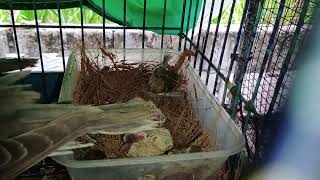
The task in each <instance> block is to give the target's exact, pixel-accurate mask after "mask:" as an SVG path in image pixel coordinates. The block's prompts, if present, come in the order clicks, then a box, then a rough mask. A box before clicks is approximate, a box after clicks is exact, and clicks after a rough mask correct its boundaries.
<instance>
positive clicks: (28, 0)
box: [0, 0, 203, 35]
mask: <svg viewBox="0 0 320 180" xmlns="http://www.w3.org/2000/svg"><path fill="white" fill-rule="evenodd" d="M164 1H165V0H147V1H146V2H147V3H146V16H145V27H147V29H148V30H151V31H154V32H157V33H159V34H161V33H162V27H165V28H166V29H165V30H164V34H172V35H177V34H179V33H180V32H181V30H183V31H186V30H189V29H190V28H192V27H193V26H194V25H195V24H194V22H197V19H198V16H199V14H200V10H201V8H200V7H201V5H202V1H203V0H166V9H165V10H164ZM184 1H186V6H185V13H184V14H182V12H183V5H184ZM197 1H199V5H198V10H197V12H196V4H197V3H196V2H197ZM34 2H35V3H36V4H35V7H36V9H57V8H58V6H57V5H58V3H57V2H58V1H57V0H37V1H32V0H11V3H10V4H9V3H8V1H1V2H0V9H11V8H13V9H17V10H28V9H34ZM190 3H191V6H190ZM83 5H85V6H87V7H89V8H90V9H92V10H93V11H95V12H96V13H98V14H100V15H101V16H104V17H105V18H107V19H109V20H110V21H113V22H115V23H118V24H121V25H126V26H128V27H135V28H142V27H143V19H144V0H126V19H124V12H125V11H124V0H105V7H104V8H103V0H83ZM79 6H80V1H79V0H60V8H61V9H64V8H72V7H79ZM104 10H105V11H104ZM189 10H190V11H189ZM189 12H190V14H189ZM164 13H165V20H164V21H163V16H164ZM183 16H184V18H183ZM189 16H190V17H189ZM195 17H196V21H194V18H195ZM182 19H184V21H183V29H181V22H182ZM163 22H165V23H163ZM187 26H188V28H189V29H187ZM149 27H153V29H150V28H149ZM167 28H170V29H167Z"/></svg>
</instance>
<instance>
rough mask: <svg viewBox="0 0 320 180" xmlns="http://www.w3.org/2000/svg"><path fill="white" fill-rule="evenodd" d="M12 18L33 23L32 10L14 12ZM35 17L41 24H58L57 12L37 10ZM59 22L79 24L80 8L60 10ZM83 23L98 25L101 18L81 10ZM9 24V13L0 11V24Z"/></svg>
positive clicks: (90, 11) (93, 13)
mask: <svg viewBox="0 0 320 180" xmlns="http://www.w3.org/2000/svg"><path fill="white" fill-rule="evenodd" d="M14 16H15V22H17V23H21V22H28V21H34V19H35V16H34V11H33V10H15V11H14ZM37 16H38V20H39V22H41V23H59V16H58V10H54V9H48V10H38V11H37ZM61 20H62V23H72V24H80V23H81V14H80V8H71V9H61ZM83 21H84V23H85V24H100V23H102V17H101V16H99V15H98V14H96V13H95V12H93V11H92V10H90V9H88V8H83ZM9 22H11V18H10V12H9V11H8V10H0V23H9ZM106 22H108V21H106Z"/></svg>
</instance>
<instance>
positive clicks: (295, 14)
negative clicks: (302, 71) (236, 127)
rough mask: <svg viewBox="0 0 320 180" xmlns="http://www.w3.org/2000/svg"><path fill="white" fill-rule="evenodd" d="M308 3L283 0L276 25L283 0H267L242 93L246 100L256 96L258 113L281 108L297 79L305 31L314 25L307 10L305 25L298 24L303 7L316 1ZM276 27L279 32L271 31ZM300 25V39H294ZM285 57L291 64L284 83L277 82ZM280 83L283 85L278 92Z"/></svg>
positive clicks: (309, 5) (302, 0) (311, 5)
mask: <svg viewBox="0 0 320 180" xmlns="http://www.w3.org/2000/svg"><path fill="white" fill-rule="evenodd" d="M305 2H307V1H304V0H299V1H296V0H289V1H284V2H283V3H284V5H283V7H282V8H283V10H282V11H283V12H282V16H281V19H280V21H279V22H278V24H277V25H275V23H276V19H277V18H276V17H277V15H278V13H279V8H280V3H281V1H278V0H268V1H265V3H264V7H263V11H262V17H261V19H260V22H259V25H258V28H257V32H256V36H255V40H254V44H253V48H252V59H251V60H250V61H249V62H248V66H247V70H246V72H247V74H246V75H245V78H244V82H243V86H242V94H243V96H244V97H245V98H246V99H247V100H251V99H252V98H254V105H255V108H256V111H257V112H258V113H259V114H263V115H265V114H267V112H268V111H270V112H275V111H278V110H279V109H281V107H282V105H283V104H284V102H285V101H286V99H287V95H288V90H289V88H290V85H291V84H292V82H293V80H294V72H295V57H296V54H297V52H298V47H300V46H301V44H302V43H303V38H304V36H305V33H308V31H309V30H310V27H311V25H310V22H307V21H306V19H310V18H311V16H312V14H311V13H309V14H308V13H307V14H305V15H304V17H302V18H303V19H305V20H304V22H305V24H303V26H301V27H299V25H298V20H299V17H300V15H301V14H302V12H303V8H307V9H310V8H314V7H315V2H312V1H311V2H310V3H308V4H306V3H305ZM309 11H310V10H309ZM275 26H278V27H275ZM275 28H276V31H275V33H274V34H272V31H273V30H274V29H275ZM297 28H301V33H300V34H299V35H298V37H297V40H294V38H295V36H294V34H295V32H296V30H297ZM271 39H273V40H272V41H273V42H272V44H271V45H269V44H270V41H271ZM293 41H295V42H293ZM291 43H294V44H295V45H294V50H293V52H292V53H291V52H289V50H290V46H291ZM268 45H269V47H268ZM268 48H269V49H268ZM267 51H270V54H268V55H266V52H267ZM266 56H267V57H266ZM264 58H266V60H265V63H266V64H265V65H263V63H264ZM286 58H289V63H288V68H287V69H286V72H285V78H284V80H283V81H282V82H278V79H279V76H280V70H281V67H282V66H283V64H284V62H285V59H286ZM260 71H262V72H263V75H262V79H261V83H260V85H257V80H258V76H259V73H260ZM277 84H281V88H280V90H279V91H277V92H275V89H276V85H277ZM256 86H259V87H258V92H257V95H256V97H252V95H253V94H254V91H255V88H256ZM275 94H277V97H276V96H274V95H275ZM273 98H276V100H274V103H271V102H272V99H273ZM270 105H271V106H272V107H271V106H270ZM269 109H270V110H269Z"/></svg>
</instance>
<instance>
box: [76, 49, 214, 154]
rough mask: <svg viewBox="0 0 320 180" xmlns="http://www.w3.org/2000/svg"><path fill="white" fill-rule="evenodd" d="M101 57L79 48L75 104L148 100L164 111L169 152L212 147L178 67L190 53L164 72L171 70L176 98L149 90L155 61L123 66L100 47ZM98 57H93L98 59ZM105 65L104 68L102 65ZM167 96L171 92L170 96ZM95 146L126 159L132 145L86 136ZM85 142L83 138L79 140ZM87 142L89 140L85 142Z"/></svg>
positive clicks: (120, 137) (117, 139) (156, 65)
mask: <svg viewBox="0 0 320 180" xmlns="http://www.w3.org/2000/svg"><path fill="white" fill-rule="evenodd" d="M99 48H100V50H101V52H100V56H102V57H103V60H102V61H107V62H97V59H98V58H94V57H92V56H91V55H90V53H88V51H87V50H86V49H84V48H82V49H81V62H80V67H81V69H80V74H79V77H78V81H77V84H76V89H75V92H74V103H75V104H93V105H102V104H112V103H116V102H127V101H129V100H131V99H133V98H134V97H140V98H142V99H145V100H151V101H153V103H154V104H155V105H156V106H157V107H158V108H159V109H160V110H161V111H162V112H163V114H164V115H165V117H166V121H165V122H164V123H163V125H162V127H163V128H166V129H168V130H169V131H170V133H171V135H172V137H173V148H172V150H183V149H187V148H188V147H190V146H197V147H199V148H200V151H209V150H212V149H213V148H214V145H213V144H212V141H211V140H210V138H209V135H208V134H207V133H206V132H205V131H204V129H203V128H202V127H201V124H200V121H199V120H198V119H197V117H196V116H195V114H194V113H193V109H192V103H191V99H190V98H189V96H188V93H187V89H186V87H185V85H186V83H187V80H186V78H185V76H184V75H183V73H180V72H181V71H180V68H181V66H182V64H183V61H185V60H186V59H187V57H189V56H190V55H192V53H190V52H186V53H182V54H181V55H180V56H179V58H178V59H177V60H176V62H175V63H174V65H170V66H169V65H168V67H166V69H170V71H172V70H174V71H175V72H176V73H177V77H178V78H176V79H175V80H174V87H173V88H172V91H174V92H173V93H174V94H178V95H173V96H171V95H159V94H155V93H153V92H152V91H151V87H150V78H151V77H152V76H153V72H154V70H155V69H157V68H159V66H161V64H159V63H155V62H143V63H131V64H129V63H126V62H125V61H121V60H117V58H116V56H115V55H114V54H112V53H111V52H108V50H106V49H104V48H102V47H101V46H99ZM97 56H99V55H96V56H95V57H97ZM101 64H107V65H101ZM169 94H170V93H169ZM84 136H86V137H88V136H89V137H90V138H89V141H90V142H93V143H95V147H94V148H97V149H99V150H101V151H102V152H104V153H105V155H106V158H123V157H127V156H126V153H127V152H128V150H129V148H130V146H131V144H132V142H126V141H125V139H124V138H123V135H106V134H95V135H93V134H85V135H84ZM79 139H80V141H84V140H83V138H82V140H81V138H78V140H79ZM86 140H88V139H86Z"/></svg>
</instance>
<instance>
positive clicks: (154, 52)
mask: <svg viewBox="0 0 320 180" xmlns="http://www.w3.org/2000/svg"><path fill="white" fill-rule="evenodd" d="M112 51H113V52H114V53H115V54H116V55H117V57H118V58H120V59H123V56H124V55H125V57H126V60H128V61H135V62H136V61H137V60H141V59H142V61H148V60H155V58H157V60H161V59H163V58H162V57H163V55H164V53H173V54H175V55H179V52H177V51H173V50H160V49H126V50H123V49H115V50H112ZM124 51H125V52H124ZM75 59H77V56H71V57H70V59H69V63H68V67H67V72H66V73H65V77H64V82H63V86H62V90H61V92H62V94H60V100H61V101H66V100H68V98H70V93H65V91H69V92H70V87H66V84H69V85H70V82H69V83H68V82H67V81H69V80H70V77H73V78H74V73H77V70H75V68H76V67H77V66H74V64H73V63H74V62H75ZM173 59H175V57H173ZM186 75H187V78H188V89H189V92H190V95H191V96H192V98H193V100H194V101H193V102H194V104H193V106H194V108H195V112H196V114H197V115H198V117H199V119H200V120H201V123H202V126H203V127H204V128H205V129H206V130H207V132H209V133H210V135H211V136H212V139H213V140H214V141H215V144H216V150H214V151H211V152H200V153H188V154H173V155H162V156H152V157H140V158H124V159H110V160H90V161H77V160H74V159H73V156H72V155H66V156H57V157H53V159H54V160H55V161H57V162H58V163H60V164H62V165H64V166H66V167H67V170H68V172H69V174H70V176H71V178H72V179H75V180H124V179H125V180H127V179H129V180H130V179H139V178H140V179H143V178H145V179H148V178H150V179H178V178H182V179H188V178H187V176H188V177H189V178H190V177H193V178H194V179H206V178H207V177H209V176H211V177H214V175H215V174H216V172H217V171H218V170H219V169H220V168H221V167H222V165H223V164H224V162H225V161H226V159H227V158H228V157H229V156H231V155H233V154H236V153H238V152H240V151H241V150H242V148H243V146H244V138H243V136H242V133H241V132H240V130H239V129H238V128H237V127H236V125H235V123H234V122H233V121H232V120H231V118H230V117H229V115H228V114H227V113H226V111H225V110H224V109H223V108H222V107H221V106H220V105H219V103H218V102H217V100H216V99H215V98H214V97H213V96H212V95H211V93H210V92H209V91H208V90H207V88H206V86H205V85H204V84H203V83H202V81H201V79H200V78H199V76H198V75H197V74H196V72H195V71H194V70H193V69H192V68H191V67H190V66H189V67H188V68H187V72H186ZM71 90H72V88H71ZM66 94H69V95H66ZM195 94H197V100H195V99H196V98H195ZM69 100H70V99H69ZM140 179H139V180H140ZM191 179H192V178H191Z"/></svg>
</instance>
